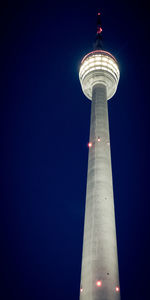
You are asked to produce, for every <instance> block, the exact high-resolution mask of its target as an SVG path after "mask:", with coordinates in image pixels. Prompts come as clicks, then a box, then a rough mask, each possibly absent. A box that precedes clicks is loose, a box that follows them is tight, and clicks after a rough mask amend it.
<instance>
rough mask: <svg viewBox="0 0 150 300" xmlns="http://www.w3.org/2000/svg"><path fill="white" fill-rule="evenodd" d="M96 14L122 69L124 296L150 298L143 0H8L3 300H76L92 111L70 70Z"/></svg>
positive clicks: (87, 44) (87, 45)
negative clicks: (138, 0) (99, 15)
mask: <svg viewBox="0 0 150 300" xmlns="http://www.w3.org/2000/svg"><path fill="white" fill-rule="evenodd" d="M147 5H148V2H147ZM98 11H100V12H101V17H102V24H103V26H102V27H103V46H104V49H105V50H107V51H110V52H111V53H112V54H113V55H114V56H115V57H116V58H117V60H118V62H119V66H120V73H121V76H120V82H119V85H118V90H117V92H116V94H115V96H114V97H113V99H111V100H110V101H109V120H110V136H111V152H112V168H113V182H114V197H115V211H116V227H117V240H118V255H119V270H120V286H121V296H122V300H141V299H142V300H143V299H147V300H148V299H150V298H149V297H150V296H149V286H150V259H149V257H150V197H149V188H150V179H149V178H150V171H149V170H150V142H149V139H150V134H149V132H150V124H149V115H150V104H149V103H150V96H149V94H150V93H149V90H150V71H149V70H150V59H149V57H148V56H149V53H150V42H149V40H150V21H149V14H150V13H149V11H148V7H147V6H146V2H144V1H141V2H140V3H139V4H138V2H137V1H95V0H93V1H88V0H87V1H82V0H81V1H78V0H77V1H68V2H66V1H61V2H59V1H53V2H51V1H44V0H43V1H32V0H30V1H18V2H17V1H15V0H14V1H2V2H1V4H0V42H1V46H0V51H1V55H0V59H1V63H0V72H1V78H0V80H1V88H0V128H1V135H0V142H1V146H0V151H1V154H0V158H1V167H0V170H1V171H0V184H1V200H0V204H1V209H0V211H1V217H0V220H1V225H0V229H1V251H2V252H1V256H0V258H1V267H0V270H1V275H2V280H1V288H0V294H1V295H0V299H1V300H20V299H21V300H27V299H28V300H31V299H32V300H39V299H41V300H48V299H49V300H59V299H60V300H70V299H71V300H78V298H79V286H80V271H81V255H82V239H83V224H84V207H85V192H86V179H87V177H86V176H87V161H88V147H87V143H88V139H89V126H90V108H91V105H90V101H89V100H87V99H86V98H85V96H84V95H83V93H82V91H81V87H80V83H79V78H78V71H79V65H80V61H81V59H82V58H83V56H84V55H85V54H87V53H88V52H90V51H92V50H93V42H94V39H95V34H96V14H97V12H98ZM110 267H111V266H110Z"/></svg>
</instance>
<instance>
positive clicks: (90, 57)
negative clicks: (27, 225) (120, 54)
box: [79, 13, 120, 300]
mask: <svg viewBox="0 0 150 300" xmlns="http://www.w3.org/2000/svg"><path fill="white" fill-rule="evenodd" d="M101 32H102V28H101V22H100V13H98V24H97V38H96V42H95V50H94V51H92V52H90V53H88V54H87V55H86V56H85V57H84V58H83V60H82V62H81V66H80V70H79V78H80V83H81V87H82V91H83V93H84V94H85V96H86V97H87V98H88V99H90V100H92V107H91V125H90V140H89V144H88V145H89V159H88V175H87V191H86V208H85V223H84V240H83V253H82V270H81V286H80V300H119V299H120V287H119V274H118V256H117V243H116V226H115V214H114V199H113V184H112V169H111V154H110V140H109V124H108V109H107V100H108V99H110V98H112V97H113V95H114V94H115V92H116V89H117V85H118V81H119V76H120V73H119V67H118V64H117V61H116V59H115V58H114V56H113V55H112V54H111V53H109V52H107V51H104V50H102V49H101Z"/></svg>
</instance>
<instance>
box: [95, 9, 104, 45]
mask: <svg viewBox="0 0 150 300" xmlns="http://www.w3.org/2000/svg"><path fill="white" fill-rule="evenodd" d="M101 40H102V23H101V14H100V12H98V14H97V32H96V41H95V44H94V49H95V50H97V49H102V44H101Z"/></svg>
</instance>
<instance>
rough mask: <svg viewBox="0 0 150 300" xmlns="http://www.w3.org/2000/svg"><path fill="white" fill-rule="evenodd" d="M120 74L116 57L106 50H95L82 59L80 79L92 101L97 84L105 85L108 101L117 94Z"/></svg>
mask: <svg viewBox="0 0 150 300" xmlns="http://www.w3.org/2000/svg"><path fill="white" fill-rule="evenodd" d="M119 78H120V72H119V67H118V63H117V61H116V59H115V57H114V56H113V55H112V54H111V53H109V52H107V51H104V50H95V51H92V52H90V53H88V54H87V55H85V57H84V58H83V59H82V61H81V66H80V70H79V79H80V82H81V87H82V90H83V93H84V94H85V96H86V97H87V98H88V99H90V100H92V89H93V86H94V85H96V84H104V85H105V86H106V88H107V100H109V99H110V98H112V97H113V95H114V94H115V92H116V89H117V86H118V82H119Z"/></svg>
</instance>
